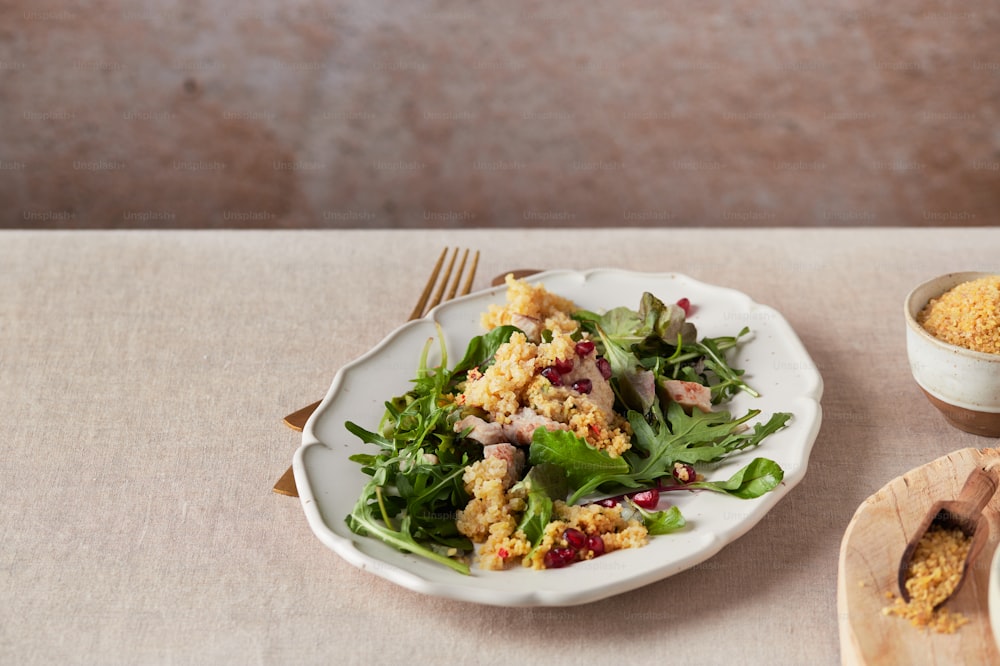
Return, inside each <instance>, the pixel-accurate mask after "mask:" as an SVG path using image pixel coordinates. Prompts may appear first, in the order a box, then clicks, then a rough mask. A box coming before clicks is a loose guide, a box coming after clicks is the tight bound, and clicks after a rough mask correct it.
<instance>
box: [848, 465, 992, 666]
mask: <svg viewBox="0 0 1000 666" xmlns="http://www.w3.org/2000/svg"><path fill="white" fill-rule="evenodd" d="M977 465H981V466H984V467H993V466H994V465H1000V450H997V449H962V450H961V451H956V452H954V453H952V454H949V455H947V456H944V457H942V458H939V459H937V460H935V461H933V462H930V463H928V464H926V465H923V466H921V467H918V468H916V469H914V470H911V471H910V472H908V473H906V474H904V475H903V476H901V477H899V478H896V479H894V480H892V481H891V482H889V483H888V484H887V485H886V486H884V487H883V488H882V489H881V490H879V491H878V492H877V493H875V494H874V495H872V496H871V497H869V498H868V499H867V500H865V501H864V502H863V503H862V504H861V506H859V507H858V510H857V511H856V512H855V514H854V517H853V518H852V519H851V522H850V524H849V525H848V526H847V531H846V532H845V534H844V539H843V541H842V543H841V547H840V562H839V567H838V576H837V610H838V613H837V617H838V622H839V627H840V652H841V662H842V663H843V664H845V665H848V664H849V665H862V664H863V665H864V666H876V665H878V664H908V665H916V664H949V665H951V664H976V665H977V666H978V665H984V664H986V665H988V664H1000V651H998V649H997V644H996V641H995V640H994V637H993V632H992V629H991V627H990V619H989V605H988V598H989V577H990V562H991V560H992V556H993V551H994V550H995V549H996V546H997V543H998V541H1000V492H998V493H997V495H996V496H994V498H993V500H992V501H991V502H990V504H989V505H988V506H987V508H986V510H985V511H984V515H985V516H986V517H987V519H988V520H989V523H990V539H989V541H988V542H987V544H986V547H985V548H984V549H983V552H982V554H981V555H980V556H979V558H978V560H977V561H976V562H975V564H974V566H973V569H972V571H971V572H970V576H969V578H968V579H967V580H966V582H965V584H964V586H963V587H962V589H961V590H960V591H959V593H958V596H956V597H955V598H954V599H953V600H952V601H951V602H949V604H948V608H949V609H950V610H952V611H956V612H960V613H962V614H963V615H965V616H966V617H967V618H968V619H969V623H968V624H966V625H964V626H963V627H961V628H960V629H959V630H958V631H957V632H956V633H954V634H950V635H949V634H938V633H934V632H930V631H928V630H924V629H919V628H917V627H914V626H913V625H911V624H910V623H909V621H907V620H904V619H902V618H899V617H895V616H884V615H882V612H881V610H882V608H883V607H885V606H887V605H889V604H890V603H891V601H890V600H889V599H887V598H886V592H889V591H891V592H893V593H894V594H896V595H897V596H898V595H899V587H898V585H897V582H896V576H897V571H898V568H899V559H900V557H901V556H902V553H903V549H904V548H905V546H906V542H907V540H908V539H909V537H910V535H911V534H912V533H913V531H914V530H915V529H916V527H917V525H918V524H919V522H920V520H921V519H922V518H923V516H924V514H925V513H926V512H927V511H928V509H929V508H930V507H931V505H932V504H934V502H936V501H938V500H948V499H954V498H955V497H957V496H958V494H959V492H960V491H961V489H962V486H963V484H964V483H965V479H966V477H967V476H968V475H969V472H971V471H972V469H973V468H974V467H975V466H977ZM998 469H1000V468H998Z"/></svg>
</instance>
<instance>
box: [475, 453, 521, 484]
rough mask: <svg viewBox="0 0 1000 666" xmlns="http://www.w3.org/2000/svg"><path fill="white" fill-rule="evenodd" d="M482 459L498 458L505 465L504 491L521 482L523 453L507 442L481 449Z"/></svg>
mask: <svg viewBox="0 0 1000 666" xmlns="http://www.w3.org/2000/svg"><path fill="white" fill-rule="evenodd" d="M483 457H484V458H499V459H500V460H503V461H504V462H506V463H507V473H506V474H505V475H504V480H503V487H504V490H506V489H507V488H510V487H511V486H512V485H514V484H515V483H517V482H518V481H520V480H521V473H522V472H523V471H524V451H522V450H521V449H519V448H517V447H516V446H514V445H513V444H510V443H509V442H501V443H499V444H490V445H489V446H484V447H483Z"/></svg>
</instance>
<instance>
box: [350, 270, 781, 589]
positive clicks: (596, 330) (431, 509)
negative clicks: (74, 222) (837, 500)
mask: <svg viewBox="0 0 1000 666" xmlns="http://www.w3.org/2000/svg"><path fill="white" fill-rule="evenodd" d="M506 284H507V293H506V303H505V304H504V305H502V306H500V305H493V306H490V307H489V309H488V311H487V312H485V313H483V315H482V324H483V329H484V333H483V334H482V335H479V336H477V337H474V338H473V339H472V340H470V341H469V343H468V346H467V348H466V350H465V353H464V356H463V357H462V358H461V359H460V360H458V361H457V362H455V363H454V364H453V365H451V364H450V363H449V356H448V350H447V349H445V345H444V342H443V339H444V337H443V336H438V337H439V341H438V345H439V347H440V358H441V360H440V364H438V365H436V366H435V367H430V364H429V362H428V358H429V352H430V350H431V348H432V346H433V345H434V342H435V341H434V340H433V339H430V340H428V342H427V344H426V345H425V347H424V350H423V353H422V355H421V358H420V359H416V361H417V372H416V377H415V378H414V379H413V380H412V387H411V388H410V390H409V391H407V392H406V393H404V394H402V395H399V396H397V397H394V398H392V399H391V400H389V401H388V402H386V410H385V415H384V416H383V418H382V421H381V423H380V424H378V427H377V428H376V429H375V430H369V429H367V428H365V427H363V426H361V425H359V424H356V423H353V422H348V423H347V429H348V430H349V431H350V432H351V433H353V434H354V435H356V436H358V437H359V438H360V439H361V440H362V441H363V442H365V443H366V444H370V445H372V446H373V448H372V452H371V453H363V454H356V455H354V456H351V460H353V461H354V462H356V463H359V464H360V466H361V470H362V471H363V472H364V473H365V474H366V475H368V476H369V477H370V480H369V481H368V482H367V483H366V485H365V487H364V489H363V491H362V493H361V495H360V497H359V498H358V501H357V503H356V505H355V507H354V509H353V511H352V512H351V513H350V515H349V516H348V517H347V523H348V525H349V526H350V528H351V530H352V531H354V532H355V533H358V534H361V535H365V536H370V537H373V538H377V539H381V540H383V541H385V542H386V543H388V544H389V545H391V546H394V547H396V548H399V549H400V550H403V551H407V552H410V553H413V554H416V555H420V556H424V557H427V558H430V559H432V560H435V561H438V562H440V563H442V564H444V565H447V566H449V567H451V568H453V569H455V570H456V571H458V572H461V573H466V574H467V573H469V572H470V565H472V564H474V565H476V566H478V567H479V568H480V569H486V570H502V569H507V568H510V567H529V568H533V569H551V568H560V567H564V566H567V565H570V564H573V563H574V562H579V561H583V560H589V559H592V558H595V557H600V556H602V555H605V554H607V553H610V552H612V551H615V550H619V549H623V548H635V547H640V546H643V545H644V544H646V543H647V541H648V539H649V538H650V537H652V536H657V535H664V534H668V533H670V532H675V531H677V530H681V529H684V526H685V520H684V516H683V515H682V514H681V512H680V511H679V510H678V508H677V507H676V506H670V505H669V503H668V502H667V501H666V498H665V497H663V495H665V494H666V493H668V492H670V491H708V492H718V493H724V494H727V495H730V496H733V497H735V498H744V499H745V498H754V497H759V496H761V495H763V494H765V493H767V492H769V491H771V490H772V489H774V488H775V487H776V486H777V485H778V484H779V483H781V480H782V478H783V471H782V469H781V467H780V466H779V465H778V464H777V463H775V462H773V461H772V460H769V459H767V458H761V457H758V458H754V459H752V460H750V461H749V462H748V464H746V465H745V466H743V467H742V468H741V469H740V470H739V471H737V472H736V473H735V474H733V475H732V476H731V477H729V478H728V479H718V480H716V479H712V480H710V479H706V478H705V477H704V476H703V474H702V473H700V472H699V471H698V470H699V468H701V467H702V466H703V465H704V464H707V463H715V462H718V461H720V460H722V459H725V458H727V457H729V456H733V455H738V454H740V453H745V452H746V451H747V450H749V449H753V448H756V447H757V446H759V445H760V444H761V443H762V442H763V441H764V439H765V438H766V437H767V436H768V435H770V434H771V433H774V432H776V431H778V430H780V429H782V428H783V427H784V426H785V424H786V423H787V422H788V420H789V419H790V418H791V415H790V414H788V413H784V412H778V413H774V414H771V415H769V416H768V417H767V418H766V419H764V418H763V417H761V418H759V419H758V416H760V412H759V410H754V409H751V410H749V411H747V412H746V413H745V414H742V415H733V414H731V413H730V412H729V411H727V410H726V404H727V402H728V401H729V400H730V399H731V398H732V396H733V395H735V394H736V393H737V392H741V391H742V392H746V393H749V394H750V395H754V396H755V395H756V393H755V391H754V389H753V388H752V387H751V386H749V385H748V384H747V383H746V382H745V381H744V380H743V371H742V370H740V369H739V368H734V367H731V366H730V364H729V362H728V361H727V359H726V357H727V351H728V350H731V349H733V348H734V347H736V346H738V345H740V344H742V343H743V338H744V336H746V335H747V334H748V333H749V329H747V328H744V329H743V330H741V331H739V332H737V333H735V334H734V335H732V336H726V337H715V338H700V339H699V338H698V332H697V330H696V328H695V326H694V325H693V324H692V323H691V322H690V321H688V316H689V314H690V312H691V310H692V308H696V307H697V303H689V302H688V301H687V299H685V298H682V299H680V300H678V301H677V302H675V303H669V304H668V303H664V302H663V301H662V300H660V299H659V298H657V297H656V296H655V295H653V294H651V293H644V294H643V295H642V298H641V301H640V303H638V304H637V306H638V307H637V308H636V309H632V308H630V307H628V306H625V305H623V306H621V307H617V308H614V309H612V310H609V311H607V312H604V313H596V312H591V311H587V310H583V309H580V308H578V307H577V306H576V305H575V304H574V303H573V302H571V301H570V300H568V299H565V298H562V297H560V296H559V295H557V294H553V293H550V292H548V291H547V290H546V289H545V287H544V285H541V284H531V283H529V282H526V281H523V280H515V279H514V278H513V277H512V276H507V281H506ZM372 425H374V424H372Z"/></svg>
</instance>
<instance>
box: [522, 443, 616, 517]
mask: <svg viewBox="0 0 1000 666" xmlns="http://www.w3.org/2000/svg"><path fill="white" fill-rule="evenodd" d="M528 462H530V463H531V464H532V465H540V464H542V463H550V464H553V465H557V466H559V467H561V468H562V469H563V470H565V472H566V480H567V482H568V483H569V487H570V489H571V490H572V494H571V495H570V497H569V499H568V500H567V502H568V503H569V504H574V503H576V501H577V500H578V499H580V497H582V496H583V495H585V494H587V493H588V492H590V491H592V490H595V489H596V488H597V487H599V486H601V485H603V484H605V483H609V482H617V483H620V484H622V485H634V482H633V481H632V480H631V478H630V476H629V466H628V463H627V462H626V461H625V459H624V458H621V457H619V458H612V457H611V456H609V455H608V454H607V453H605V452H604V451H601V450H600V449H596V448H594V447H593V446H591V445H590V444H588V443H587V441H586V440H584V439H581V438H580V437H578V436H577V435H576V434H574V433H572V432H570V431H568V430H546V429H545V428H536V429H535V432H534V434H533V435H532V438H531V446H530V447H529V448H528Z"/></svg>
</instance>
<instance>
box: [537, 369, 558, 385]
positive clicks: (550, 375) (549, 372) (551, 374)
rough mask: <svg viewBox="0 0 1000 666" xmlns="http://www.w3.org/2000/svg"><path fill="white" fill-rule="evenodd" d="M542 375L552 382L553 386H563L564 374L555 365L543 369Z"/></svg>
mask: <svg viewBox="0 0 1000 666" xmlns="http://www.w3.org/2000/svg"><path fill="white" fill-rule="evenodd" d="M542 377H545V378H546V379H547V380H549V381H550V382H552V385H553V386H562V375H560V374H559V371H558V370H556V369H555V368H553V367H548V368H545V369H543V370H542Z"/></svg>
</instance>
